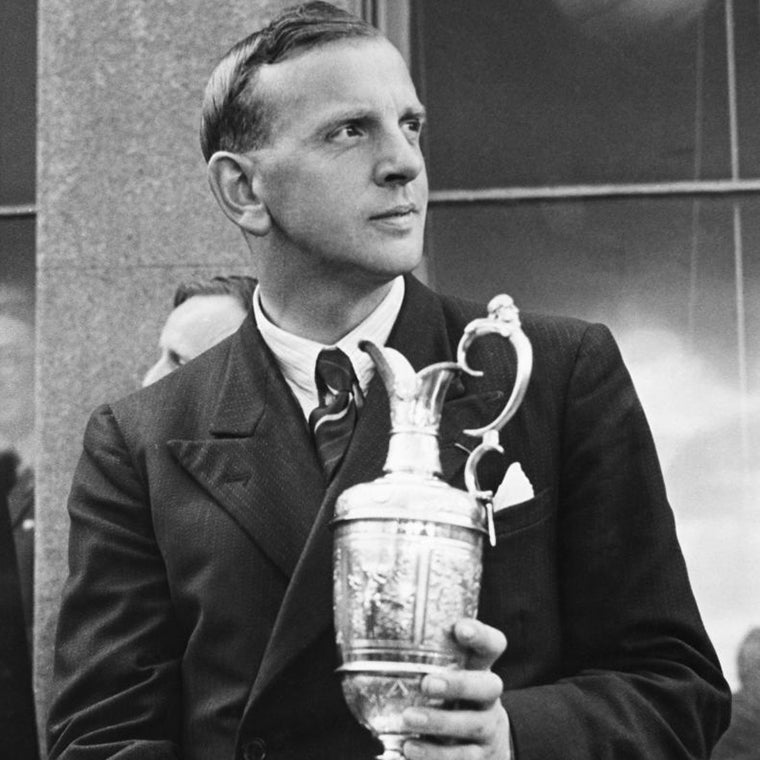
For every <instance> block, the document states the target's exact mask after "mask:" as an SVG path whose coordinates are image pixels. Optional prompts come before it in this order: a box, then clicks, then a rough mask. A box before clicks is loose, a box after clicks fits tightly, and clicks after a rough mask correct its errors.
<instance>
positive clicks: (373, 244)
mask: <svg viewBox="0 0 760 760" xmlns="http://www.w3.org/2000/svg"><path fill="white" fill-rule="evenodd" d="M256 86H257V88H260V89H259V92H260V93H261V94H262V96H263V97H264V98H265V99H266V100H267V102H268V103H270V104H271V106H272V108H271V110H272V116H271V118H272V125H271V132H270V138H269V140H268V142H267V144H266V145H265V146H264V147H263V148H261V149H259V150H256V151H254V152H253V153H252V156H253V157H254V161H255V164H256V167H257V170H256V173H255V177H254V190H255V191H257V192H258V193H259V197H261V198H262V199H263V201H264V203H265V205H266V207H267V210H268V212H269V215H270V218H271V221H272V229H271V230H270V232H269V233H268V234H269V235H270V237H271V242H272V244H273V245H274V250H275V252H276V254H277V255H278V256H279V257H280V260H281V261H283V262H293V264H294V267H295V268H294V269H292V270H290V271H292V272H294V273H297V274H298V275H299V276H306V277H311V278H315V279H316V281H318V280H319V278H320V277H327V278H331V279H338V280H343V281H345V282H350V281H361V282H366V281H367V280H368V279H369V281H371V282H384V281H387V280H388V279H390V278H391V277H394V276H395V275H397V274H400V273H403V272H407V271H410V270H412V269H413V268H414V267H416V266H417V264H419V262H420V259H421V256H422V244H423V232H424V225H425V213H426V209H427V199H428V186H427V175H426V173H425V164H424V161H423V158H422V152H421V150H420V130H421V128H422V125H423V121H424V109H423V107H422V105H421V104H420V102H419V100H418V98H417V94H416V92H415V89H414V85H413V84H412V81H411V79H410V77H409V72H408V71H407V68H406V64H405V63H404V61H403V59H402V57H401V55H400V54H399V53H398V51H397V50H396V49H395V48H394V47H393V46H392V45H391V44H390V43H389V42H387V41H386V40H384V39H360V40H349V41H339V42H332V43H329V44H327V45H325V46H323V47H320V48H316V49H314V50H309V51H306V52H303V53H300V54H297V55H296V56H295V57H294V58H291V59H287V60H285V61H282V62H280V63H277V64H273V65H270V66H265V67H264V68H263V70H262V71H261V72H260V75H259V80H258V83H257V85H256Z"/></svg>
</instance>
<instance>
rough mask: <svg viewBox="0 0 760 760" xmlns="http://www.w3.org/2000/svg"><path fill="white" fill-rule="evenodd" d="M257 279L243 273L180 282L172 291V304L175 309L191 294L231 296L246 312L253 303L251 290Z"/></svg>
mask: <svg viewBox="0 0 760 760" xmlns="http://www.w3.org/2000/svg"><path fill="white" fill-rule="evenodd" d="M256 283H257V280H256V279H255V278H253V277H248V276H247V275H243V274H230V275H226V276H217V277H212V278H211V279H210V280H189V281H187V282H182V283H180V284H179V285H178V286H177V289H176V290H175V291H174V303H173V306H174V308H175V309H176V308H177V307H178V306H179V305H180V304H181V303H184V302H185V301H187V300H188V299H189V298H192V297H193V296H232V297H233V298H234V299H235V300H236V301H237V302H238V303H239V304H240V306H241V307H242V309H243V311H245V312H247V311H248V309H250V308H251V304H252V303H253V291H254V290H255V289H256Z"/></svg>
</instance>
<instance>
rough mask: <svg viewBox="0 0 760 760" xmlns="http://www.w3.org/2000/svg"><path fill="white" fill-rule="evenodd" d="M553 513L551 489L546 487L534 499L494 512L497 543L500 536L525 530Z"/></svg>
mask: <svg viewBox="0 0 760 760" xmlns="http://www.w3.org/2000/svg"><path fill="white" fill-rule="evenodd" d="M551 513H552V499H551V489H549V488H545V489H544V490H543V491H540V492H539V493H538V494H536V496H534V497H533V498H532V499H528V500H527V501H522V502H519V503H518V504H511V505H510V506H508V507H504V508H503V509H500V510H498V511H497V512H495V513H494V516H493V519H494V527H495V528H496V543H497V547H498V543H499V538H500V537H501V538H504V537H505V536H507V535H509V534H511V533H514V532H516V531H520V530H524V529H526V528H529V527H531V526H532V525H535V524H536V523H540V522H542V521H543V520H545V519H546V518H547V517H549V515H550V514H551Z"/></svg>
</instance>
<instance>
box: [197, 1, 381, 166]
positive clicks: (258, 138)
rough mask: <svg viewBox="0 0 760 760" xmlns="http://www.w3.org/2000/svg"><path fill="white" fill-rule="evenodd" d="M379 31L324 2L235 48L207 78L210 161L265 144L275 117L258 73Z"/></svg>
mask: <svg viewBox="0 0 760 760" xmlns="http://www.w3.org/2000/svg"><path fill="white" fill-rule="evenodd" d="M379 37H382V34H381V32H380V31H379V30H377V29H376V28H375V27H373V26H372V25H371V24H368V23H367V22H366V21H363V20H362V19H360V18H359V17H357V16H354V15H352V14H351V13H348V12H347V11H344V10H341V9H340V8H336V7H335V6H334V5H330V3H325V2H310V3H304V4H303V5H299V6H296V7H294V8H289V9H287V10H285V11H284V12H283V13H282V14H280V15H279V16H278V17H277V18H275V19H274V20H273V21H272V22H271V23H270V24H269V25H268V26H266V27H264V28H263V29H261V30H259V31H257V32H254V33H253V34H250V35H249V36H248V37H246V38H245V39H243V40H241V41H240V42H238V43H237V44H235V45H233V47H232V48H230V50H228V51H227V53H226V54H225V55H224V57H223V58H222V59H221V61H220V62H219V63H218V64H217V66H216V68H215V69H214V71H213V72H212V74H211V77H210V78H209V81H208V84H207V85H206V91H205V93H204V96H203V109H202V113H201V130H200V137H201V149H202V151H203V157H204V158H205V159H206V161H208V160H209V159H210V158H211V156H212V155H213V154H214V153H215V152H216V151H218V150H228V151H231V152H233V153H243V152H246V151H249V150H253V149H255V148H259V147H261V146H263V145H264V144H265V143H266V141H267V139H268V138H269V130H270V128H271V123H272V118H271V113H270V112H269V111H270V109H269V107H268V104H267V103H266V99H265V98H264V97H263V96H260V95H258V94H257V92H256V75H257V73H258V71H259V69H260V68H261V67H262V66H264V65H267V64H273V63H278V62H280V61H284V60H285V59H286V58H288V57H289V56H291V55H292V54H293V53H294V52H296V51H303V50H308V49H311V48H315V47H319V46H321V45H325V44H327V43H329V42H334V41H336V40H343V39H352V38H379Z"/></svg>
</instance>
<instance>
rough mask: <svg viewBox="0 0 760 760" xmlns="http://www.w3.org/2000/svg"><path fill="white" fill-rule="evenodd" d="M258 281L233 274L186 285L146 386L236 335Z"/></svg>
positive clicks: (176, 300)
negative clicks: (233, 334)
mask: <svg viewBox="0 0 760 760" xmlns="http://www.w3.org/2000/svg"><path fill="white" fill-rule="evenodd" d="M255 287H256V280H255V279H254V278H253V277H245V276H241V275H230V276H228V277H222V276H218V277H212V278H211V279H210V280H193V281H191V282H183V283H181V284H180V285H179V287H178V288H177V290H176V291H175V292H174V304H173V306H174V308H173V310H172V311H171V313H170V314H169V316H168V317H167V319H166V323H165V324H164V327H163V329H162V330H161V336H160V338H159V339H158V348H159V351H160V354H161V355H160V356H159V358H158V361H157V362H156V363H155V364H154V365H153V366H152V367H151V368H150V369H149V370H148V371H147V372H146V373H145V377H144V378H143V383H142V384H143V387H144V386H146V385H150V384H151V383H155V382H156V380H160V379H161V378H162V377H165V376H166V375H168V374H169V373H170V372H173V371H174V370H175V369H179V368H180V367H181V366H182V365H183V364H187V362H189V361H190V359H194V358H195V357H196V356H198V355H199V354H202V353H203V352H204V351H206V350H208V349H209V348H211V346H214V345H216V344H217V343H219V341H221V340H224V338H226V337H228V336H229V335H232V333H234V332H235V330H237V329H238V327H240V323H241V322H242V321H243V320H244V319H245V315H246V314H247V313H248V311H249V310H250V308H251V303H252V298H253V290H254V288H255Z"/></svg>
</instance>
